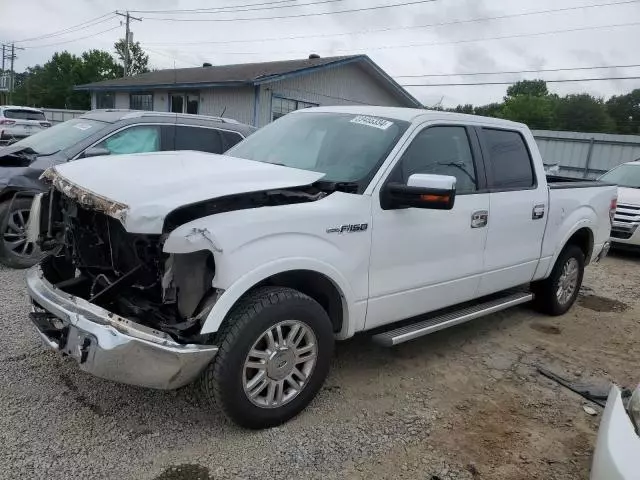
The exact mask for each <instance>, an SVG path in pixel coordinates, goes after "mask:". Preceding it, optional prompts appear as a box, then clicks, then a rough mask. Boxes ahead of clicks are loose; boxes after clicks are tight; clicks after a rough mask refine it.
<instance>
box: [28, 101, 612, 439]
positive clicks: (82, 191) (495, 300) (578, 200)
mask: <svg viewBox="0 0 640 480" xmlns="http://www.w3.org/2000/svg"><path fill="white" fill-rule="evenodd" d="M43 176H44V178H45V179H46V180H47V181H48V182H49V183H50V185H51V189H50V191H49V193H45V194H41V195H39V196H38V197H37V198H36V200H35V201H34V204H33V208H32V211H31V219H32V222H31V223H30V226H29V235H30V237H31V238H32V239H36V238H37V239H38V242H39V244H40V247H41V248H42V249H43V250H44V251H48V252H50V253H51V254H50V255H49V256H48V258H46V260H44V261H43V262H42V264H41V265H39V266H36V267H34V269H32V270H31V271H30V272H29V273H28V275H27V285H28V291H29V294H30V296H31V299H32V301H33V311H32V313H31V319H32V321H33V323H34V324H35V325H36V327H37V329H38V331H39V333H40V335H41V336H42V338H43V340H44V341H45V342H46V344H47V345H49V346H50V347H51V348H53V349H56V350H58V351H60V352H62V353H63V354H66V355H69V356H70V357H72V358H74V359H75V360H76V361H77V362H78V364H79V367H80V368H81V369H82V370H85V371H87V372H90V373H92V374H94V375H97V376H100V377H103V378H107V379H111V380H115V381H120V382H125V383H129V384H135V385H141V386H146V387H152V388H161V389H171V388H178V387H181V386H183V385H185V384H187V383H190V382H193V381H195V380H197V379H200V381H201V384H202V388H203V391H204V394H205V395H206V396H207V397H208V398H209V399H210V400H211V401H212V402H215V403H216V404H217V405H218V406H219V407H221V409H222V410H223V411H224V412H225V413H226V414H227V415H228V416H229V417H230V418H231V419H232V420H234V421H235V422H237V423H239V424H241V425H243V426H245V427H249V428H264V427H269V426H273V425H276V424H280V423H282V422H285V421H287V420H288V419H290V418H291V417H293V416H294V415H296V414H297V413H299V412H300V411H301V410H303V409H304V407H305V406H306V405H307V404H308V403H309V402H310V401H311V400H312V398H313V397H314V396H315V395H316V393H317V392H318V390H319V389H320V387H321V385H322V383H323V382H324V380H325V377H326V375H327V372H328V370H329V364H330V362H331V357H332V351H333V345H334V340H335V339H338V340H343V339H347V338H349V337H352V336H353V335H354V334H356V333H358V332H363V331H368V330H374V329H375V332H373V333H374V335H373V339H374V340H375V341H377V342H378V343H380V344H382V345H387V346H391V345H396V344H399V343H402V342H404V341H407V340H411V339H414V338H417V337H419V336H422V335H426V334H429V333H431V332H434V331H437V330H441V329H443V328H446V327H450V326H453V325H456V324H459V323H462V322H465V321H468V320H472V319H475V318H478V317H481V316H483V315H487V314H490V313H492V312H496V311H498V310H502V309H506V308H508V307H512V306H515V305H518V304H523V303H526V302H529V301H533V302H534V304H535V305H536V306H537V308H539V309H540V310H542V311H544V312H546V313H548V314H551V315H561V314H563V313H564V312H566V311H567V310H568V309H569V308H570V307H571V305H572V304H573V303H574V301H575V299H576V297H577V295H578V290H579V289H580V285H581V282H582V276H583V271H584V266H585V265H586V264H588V263H589V262H591V261H595V260H597V259H599V258H601V257H602V256H603V255H606V253H607V249H608V239H609V234H610V228H611V219H612V215H613V213H614V211H615V208H616V187H615V186H613V185H608V184H605V183H601V182H584V181H579V182H569V181H562V180H558V179H554V180H553V181H552V182H550V181H548V180H547V178H546V177H545V174H544V167H543V163H542V159H541V158H540V154H539V153H538V149H537V148H536V143H535V141H534V139H533V137H532V135H531V133H530V131H529V130H528V129H527V127H526V126H524V125H521V124H517V123H512V122H508V121H503V120H498V119H492V118H482V117H474V116H467V115H459V114H450V113H444V112H432V111H426V110H411V109H400V108H384V107H367V108H365V107H332V108H329V107H327V108H311V109H306V110H303V111H297V112H294V113H291V114H289V115H286V116H285V117H283V118H281V119H279V120H278V121H276V122H274V123H272V124H270V125H268V126H266V127H264V128H263V129H261V130H259V131H258V132H257V133H255V134H254V135H252V136H251V137H249V138H248V139H246V140H245V141H243V142H241V143H240V144H238V145H237V146H235V147H234V148H233V149H232V150H230V151H229V152H228V153H227V155H211V154H205V153H197V152H188V151H187V152H185V151H182V152H163V153H151V154H138V155H122V156H119V157H117V158H112V157H109V158H107V157H95V158H87V159H84V160H80V161H76V162H72V163H68V164H65V165H57V166H55V167H53V168H51V169H49V170H48V171H46V172H45V174H44V175H43Z"/></svg>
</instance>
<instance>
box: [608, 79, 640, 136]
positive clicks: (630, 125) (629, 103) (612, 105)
mask: <svg viewBox="0 0 640 480" xmlns="http://www.w3.org/2000/svg"><path fill="white" fill-rule="evenodd" d="M607 112H608V113H609V115H610V116H611V118H612V119H613V121H614V122H615V124H616V132H617V133H624V134H639V133H640V88H637V89H635V90H634V91H632V92H631V93H628V94H626V95H616V96H613V97H611V98H610V99H609V101H607Z"/></svg>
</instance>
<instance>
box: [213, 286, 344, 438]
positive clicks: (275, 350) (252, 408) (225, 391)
mask: <svg viewBox="0 0 640 480" xmlns="http://www.w3.org/2000/svg"><path fill="white" fill-rule="evenodd" d="M218 337H219V340H218V342H219V345H220V350H219V351H218V354H217V355H216V357H215V359H214V360H213V362H212V363H211V364H210V365H209V366H208V367H207V369H206V370H205V371H204V373H203V376H202V379H201V383H202V387H203V392H204V394H205V397H207V399H208V400H209V401H211V402H212V403H214V404H216V405H217V406H219V407H221V408H222V410H223V411H224V413H225V414H226V415H227V416H228V417H229V418H230V419H231V420H232V421H234V422H235V423H237V424H239V425H241V426H243V427H247V428H253V429H258V428H269V427H273V426H275V425H280V424H282V423H284V422H286V421H287V420H289V419H290V418H292V417H294V416H295V415H297V414H298V413H300V412H301V411H302V410H303V409H304V408H305V407H306V406H307V405H308V404H309V402H311V400H312V399H313V398H314V397H315V395H316V393H317V392H318V390H319V389H320V387H321V386H322V384H323V383H324V380H325V378H326V376H327V373H328V372H329V364H330V362H331V357H332V354H333V344H334V336H333V331H332V326H331V321H330V320H329V317H328V315H327V313H326V312H325V310H324V309H323V308H322V307H321V306H320V305H319V304H318V303H317V302H316V301H315V300H313V299H312V298H310V297H308V296H307V295H304V294H302V293H300V292H298V291H297V290H293V289H290V288H282V287H265V288H260V289H258V290H256V291H255V292H252V293H250V294H249V295H248V296H247V297H246V298H245V299H243V300H241V301H240V303H239V304H238V305H237V306H236V307H234V309H233V311H232V312H231V313H230V315H229V318H228V319H227V320H226V321H225V325H224V326H223V328H222V329H221V331H220V332H219V335H218Z"/></svg>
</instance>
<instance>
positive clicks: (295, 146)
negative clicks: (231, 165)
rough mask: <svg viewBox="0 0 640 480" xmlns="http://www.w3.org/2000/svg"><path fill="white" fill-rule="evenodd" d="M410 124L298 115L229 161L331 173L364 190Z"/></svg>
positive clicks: (241, 147)
mask: <svg viewBox="0 0 640 480" xmlns="http://www.w3.org/2000/svg"><path fill="white" fill-rule="evenodd" d="M408 126H409V124H408V123H407V122H403V121H399V120H395V119H387V118H380V117H372V116H366V115H354V114H345V113H312V112H305V113H294V114H290V115H285V116H284V117H282V118H280V119H278V120H277V121H275V122H273V123H271V124H269V125H267V126H266V127H264V128H262V129H260V130H258V131H257V132H256V133H254V134H253V135H251V136H250V137H248V138H247V139H246V140H244V141H242V142H240V143H239V144H238V145H236V146H235V147H233V148H232V149H231V150H229V151H228V152H227V155H230V156H232V157H238V158H245V159H248V160H256V161H258V162H265V163H274V164H278V165H284V166H287V167H293V168H300V169H303V170H312V171H314V172H320V173H325V174H326V175H325V176H324V177H323V178H322V180H326V181H331V182H357V183H358V184H359V186H360V187H361V188H364V187H365V186H366V184H368V182H369V181H370V180H371V177H373V175H375V172H376V170H377V168H378V167H379V165H380V164H381V163H382V162H383V161H384V159H385V157H386V156H387V155H388V153H389V152H390V151H391V149H392V148H393V146H394V145H395V144H396V142H397V141H398V139H399V138H400V136H401V135H402V134H403V133H404V132H405V130H406V129H407V127H408Z"/></svg>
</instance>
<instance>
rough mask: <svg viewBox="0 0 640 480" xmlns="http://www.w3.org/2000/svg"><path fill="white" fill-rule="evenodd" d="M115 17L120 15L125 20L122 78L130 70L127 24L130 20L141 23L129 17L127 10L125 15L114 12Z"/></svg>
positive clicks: (129, 34) (129, 40)
mask: <svg viewBox="0 0 640 480" xmlns="http://www.w3.org/2000/svg"><path fill="white" fill-rule="evenodd" d="M116 15H120V16H121V17H124V18H125V19H126V20H125V36H124V76H125V77H126V76H127V75H128V74H129V71H130V70H131V68H130V63H131V61H130V52H129V44H130V43H131V30H130V28H129V23H130V22H131V20H136V21H138V22H141V21H142V19H141V18H137V17H132V16H131V15H129V11H128V10H127V12H126V13H121V12H116Z"/></svg>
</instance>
